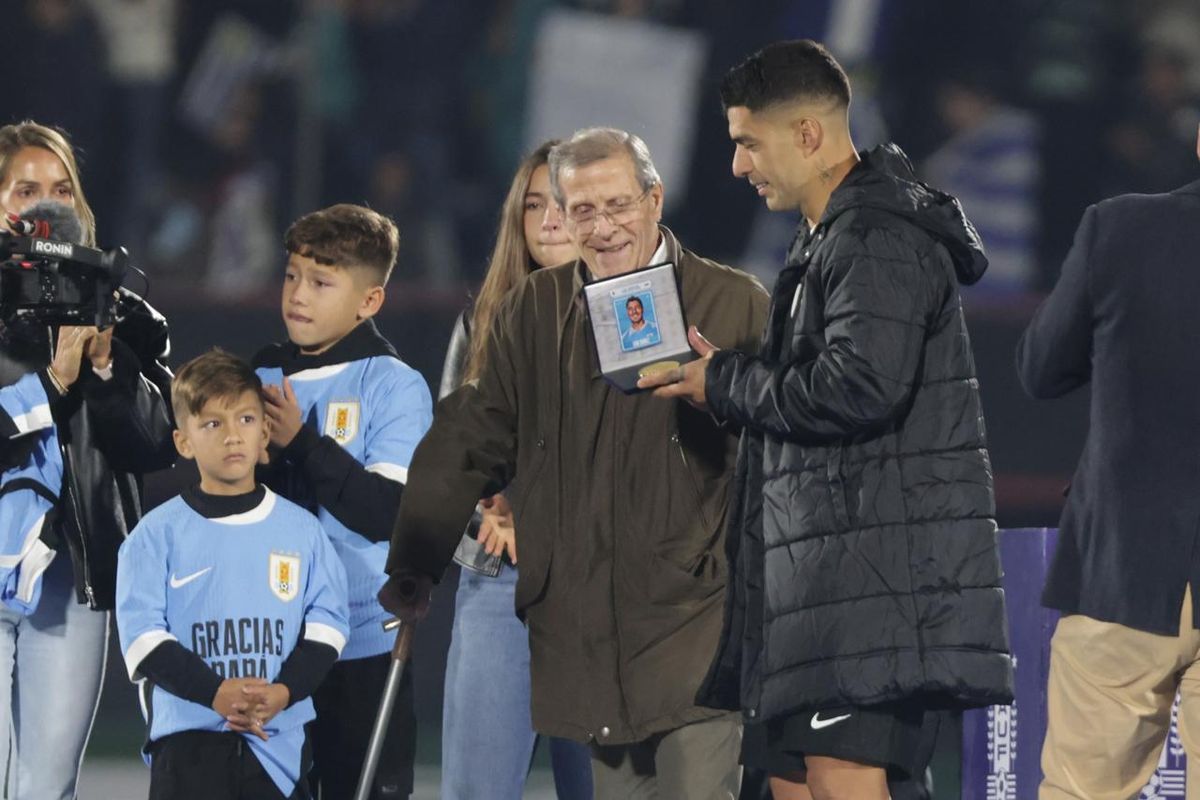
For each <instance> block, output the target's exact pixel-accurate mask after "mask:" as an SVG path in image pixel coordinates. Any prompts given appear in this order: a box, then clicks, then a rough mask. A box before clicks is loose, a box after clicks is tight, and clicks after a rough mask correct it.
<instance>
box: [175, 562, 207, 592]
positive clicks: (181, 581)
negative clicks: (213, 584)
mask: <svg viewBox="0 0 1200 800" xmlns="http://www.w3.org/2000/svg"><path fill="white" fill-rule="evenodd" d="M210 569H212V567H205V568H204V569H202V570H200V571H199V572H193V573H192V574H191V575H184V576H183V577H182V578H176V577H175V574H174V573H172V574H171V588H172V589H178V588H180V587H181V586H187V585H188V584H189V583H191V582H192V581H194V580H196V578H199V577H200V576H201V575H203V574H204V573H206V572H208V571H209V570H210Z"/></svg>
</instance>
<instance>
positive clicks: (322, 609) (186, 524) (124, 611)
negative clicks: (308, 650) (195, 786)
mask: <svg viewBox="0 0 1200 800" xmlns="http://www.w3.org/2000/svg"><path fill="white" fill-rule="evenodd" d="M348 630H349V629H348V625H347V614H346V576H345V572H344V571H343V569H342V565H341V561H340V559H338V558H337V555H336V553H334V551H333V547H332V546H331V545H330V543H329V538H328V537H327V536H326V535H325V532H324V531H323V530H322V528H321V525H320V524H319V523H318V522H317V520H316V518H315V517H313V515H312V514H310V513H308V512H307V511H305V510H304V509H302V508H300V507H299V506H297V505H295V504H294V503H291V502H288V501H287V500H285V499H283V498H282V497H279V496H278V495H276V494H275V493H274V492H272V491H270V490H269V489H267V490H266V491H265V493H264V495H263V499H262V501H261V502H259V504H258V505H257V506H256V507H255V508H253V509H251V510H250V511H247V512H245V513H242V514H233V515H230V516H225V517H217V518H214V519H208V518H206V517H204V516H203V515H201V514H200V513H198V512H196V511H195V510H194V509H192V507H191V506H189V505H188V504H187V502H186V501H185V500H184V499H183V498H182V497H175V498H173V499H172V500H169V501H167V502H166V503H164V504H162V505H161V506H159V507H158V508H156V509H154V510H153V511H151V512H150V513H148V514H147V515H146V516H145V517H144V518H143V519H142V521H141V522H139V523H138V525H137V527H136V528H134V529H133V532H132V533H131V534H129V538H128V539H126V540H125V542H124V543H123V544H122V545H121V550H120V552H119V555H118V562H117V632H118V634H119V636H120V640H121V653H122V654H123V655H124V657H125V665H126V668H127V670H128V673H129V677H130V680H133V681H139V680H141V681H142V686H141V691H140V693H139V694H140V695H141V700H142V711H143V714H144V715H145V717H146V723H147V725H148V726H149V729H150V732H149V740H150V741H155V740H157V739H161V738H162V737H164V736H169V735H170V734H173V733H178V732H180V731H187V730H203V731H221V730H226V725H225V720H224V718H223V717H222V716H221V715H220V714H218V713H217V712H216V711H214V710H213V709H211V708H208V707H205V706H202V705H200V704H198V703H193V702H191V701H189V700H184V699H183V698H180V697H176V696H175V695H172V694H170V693H169V692H167V691H166V690H165V689H163V688H162V687H160V686H154V685H151V683H150V681H148V680H145V679H144V678H143V676H142V675H141V674H140V673H139V672H138V667H139V665H140V664H141V663H142V660H143V659H144V658H145V657H146V656H147V655H149V654H150V652H151V651H152V650H154V648H155V647H157V646H158V645H160V644H162V643H163V642H165V641H170V640H175V641H178V642H179V643H180V644H182V645H183V646H184V647H186V648H187V649H189V650H191V651H192V652H193V653H195V654H196V655H198V656H200V658H202V659H203V660H204V661H205V662H206V663H207V664H208V665H209V667H211V668H212V669H213V670H214V671H215V672H216V673H217V674H218V675H220V676H222V677H223V678H237V677H251V676H253V677H261V678H265V679H266V680H268V681H273V680H274V679H275V677H276V676H277V675H278V674H279V669H280V667H281V666H282V665H283V663H284V661H286V660H287V657H288V656H289V655H290V654H291V652H292V650H293V648H294V647H295V646H296V644H297V642H299V640H300V638H301V637H304V638H305V639H310V640H314V641H317V642H321V643H323V644H327V645H329V646H331V647H333V648H334V649H335V650H337V651H338V652H339V653H340V652H341V650H342V648H343V646H344V645H345V642H346V636H347V634H348ZM314 716H315V714H314V711H313V704H312V700H311V699H308V698H306V699H304V700H302V701H300V702H298V703H296V704H294V705H292V706H291V707H289V708H286V709H284V710H283V711H281V712H280V713H279V714H278V715H276V716H275V718H274V719H272V720H271V721H270V722H269V723H268V724H267V727H266V728H265V731H266V733H267V734H268V735H269V736H270V738H269V739H268V740H267V741H265V742H264V741H262V740H261V739H259V738H258V737H256V736H252V735H250V734H243V735H244V737H245V739H246V741H247V742H248V743H249V745H250V747H251V748H252V749H253V751H254V754H255V755H256V756H257V757H258V760H259V761H260V762H261V763H262V765H263V768H264V769H265V770H266V771H267V774H269V775H270V776H271V779H272V780H273V781H274V782H275V784H276V785H277V786H278V787H279V790H280V791H281V792H282V793H283V796H284V797H290V796H291V794H292V790H293V789H294V787H295V784H296V782H297V781H299V780H300V778H301V775H300V765H301V751H302V748H303V745H304V723H306V722H308V721H309V720H311V719H313V718H314Z"/></svg>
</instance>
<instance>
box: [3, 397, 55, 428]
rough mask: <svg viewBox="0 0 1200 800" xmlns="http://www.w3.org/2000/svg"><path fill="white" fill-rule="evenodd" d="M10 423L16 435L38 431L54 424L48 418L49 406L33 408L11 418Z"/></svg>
mask: <svg viewBox="0 0 1200 800" xmlns="http://www.w3.org/2000/svg"><path fill="white" fill-rule="evenodd" d="M12 421H13V426H14V427H16V429H17V433H18V434H22V433H29V432H30V431H40V430H42V429H43V428H49V427H50V426H51V425H53V424H54V418H53V417H51V416H50V406H49V404H42V405H40V406H34V407H33V408H31V409H29V410H28V411H27V412H25V413H24V414H18V415H17V416H15V417H13V418H12Z"/></svg>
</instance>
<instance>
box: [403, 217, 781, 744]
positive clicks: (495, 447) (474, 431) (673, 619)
mask: <svg viewBox="0 0 1200 800" xmlns="http://www.w3.org/2000/svg"><path fill="white" fill-rule="evenodd" d="M662 234H663V236H664V238H665V241H666V245H667V248H666V249H667V257H668V259H669V260H671V261H673V262H674V263H676V264H677V265H678V276H679V283H680V290H681V293H682V298H683V307H684V313H685V315H686V317H687V321H688V322H689V323H690V324H694V325H696V326H697V327H698V328H699V329H700V331H701V333H703V334H704V335H705V336H706V337H707V338H708V339H709V340H710V341H712V342H713V343H714V344H715V345H716V346H717V347H734V348H739V349H742V350H751V351H753V350H756V349H757V347H758V342H759V339H760V336H761V333H762V330H763V328H764V324H765V319H766V311H767V304H768V297H767V294H766V292H765V291H764V289H763V288H762V286H761V285H760V284H759V283H758V282H757V281H756V280H755V279H754V278H752V277H750V276H749V275H746V274H745V273H742V272H739V271H737V270H734V269H730V268H729V267H725V266H722V265H720V264H716V263H714V262H712V261H708V260H706V259H702V258H699V257H697V256H696V255H694V254H693V253H691V252H689V251H687V250H685V249H683V248H682V247H681V246H680V245H679V243H678V241H677V240H676V239H675V237H674V236H673V235H672V234H671V232H670V231H668V230H667V229H665V228H663V229H662ZM584 274H585V273H584V268H583V265H582V263H579V262H576V263H574V264H564V265H562V266H559V267H552V268H548V269H541V270H537V271H536V272H534V273H532V274H531V275H530V276H529V278H528V279H527V280H525V281H524V282H522V284H521V285H519V286H518V287H517V288H516V289H515V290H514V291H513V292H512V294H511V295H510V296H509V297H508V298H507V300H506V302H505V305H504V306H503V307H502V309H501V312H500V314H499V315H498V318H497V321H496V323H495V325H494V326H493V329H492V331H490V332H489V333H488V334H487V335H489V337H490V341H489V343H488V350H487V359H486V362H487V366H486V368H485V371H484V374H483V375H482V376H481V378H480V379H479V380H478V381H477V382H476V383H474V384H468V385H466V386H463V387H462V388H461V389H459V390H458V391H456V392H454V393H453V394H451V395H449V396H448V397H447V398H446V399H445V400H443V401H442V402H441V403H439V404H438V407H437V410H436V413H435V417H434V422H433V427H432V428H431V429H430V431H429V433H428V434H427V435H426V437H425V439H424V440H423V441H422V443H421V444H420V446H419V447H418V448H417V451H416V454H415V455H414V457H413V461H412V465H411V468H410V471H409V481H408V485H407V487H406V489H405V492H404V499H403V501H402V504H401V508H400V516H399V519H398V521H397V524H396V529H395V532H394V535H393V537H392V547H391V552H390V555H389V558H388V572H389V573H395V572H397V571H398V570H403V569H416V570H420V571H423V572H425V573H427V574H430V575H434V576H438V575H441V574H442V572H443V570H444V569H445V568H446V566H447V565H448V564H449V562H450V559H451V556H452V554H453V552H454V549H455V546H456V545H457V544H458V541H459V537H460V536H461V534H462V531H463V527H464V525H465V524H466V523H467V521H468V519H469V518H470V516H471V512H472V509H473V508H474V506H475V503H476V501H477V500H478V499H479V498H480V497H484V496H487V495H490V494H492V493H494V492H496V491H498V490H500V489H501V488H504V487H508V490H507V495H508V497H509V499H510V501H511V503H512V506H513V512H514V515H515V518H516V531H517V551H518V556H519V564H518V571H519V579H518V584H517V590H516V612H517V613H520V614H522V615H523V616H524V617H525V619H526V621H527V622H528V625H529V640H530V652H531V673H532V711H533V722H534V727H535V728H536V729H537V730H538V731H539V732H540V733H543V734H548V735H552V736H560V737H566V738H571V739H576V740H580V741H588V740H591V739H594V740H596V741H598V742H600V743H602V744H619V743H626V742H636V741H641V740H643V739H645V738H647V737H648V736H650V735H652V734H654V733H657V732H660V731H666V730H671V729H674V728H677V727H679V726H681V725H684V724H687V723H689V722H695V721H699V720H702V719H706V718H710V717H714V716H717V715H719V714H721V713H722V712H720V711H714V710H712V709H705V708H700V707H698V706H696V705H695V702H694V698H695V694H696V690H697V688H698V687H699V685H700V681H701V680H702V678H703V677H704V674H705V670H706V669H707V667H708V664H709V661H710V660H711V659H712V657H713V654H714V652H715V648H716V643H717V637H718V635H719V634H720V631H721V617H722V607H723V601H724V596H725V581H726V566H725V555H724V547H723V541H724V530H725V527H726V526H725V509H726V494H727V486H728V483H729V478H730V475H731V473H732V470H733V466H734V459H735V453H736V447H737V431H736V430H731V429H728V428H722V427H720V426H718V424H717V423H716V422H715V421H714V420H713V418H712V417H711V416H709V415H708V414H705V413H702V412H699V411H697V410H696V409H694V408H692V407H690V406H688V405H686V404H685V403H683V402H682V401H677V400H670V401H666V400H661V399H658V398H654V397H651V396H650V395H649V394H648V393H639V394H633V395H625V394H623V393H622V392H621V391H619V390H618V389H616V388H614V387H612V386H611V385H609V384H608V383H607V382H606V381H605V380H604V379H603V378H602V377H601V375H600V373H599V369H598V366H597V361H596V356H595V350H594V346H593V342H592V340H591V333H590V330H589V326H588V324H587V317H586V312H585V310H584V306H583V303H582V300H581V299H580V297H581V289H582V286H583V276H584ZM483 333H484V332H482V331H481V332H477V333H476V335H483ZM510 484H511V485H510Z"/></svg>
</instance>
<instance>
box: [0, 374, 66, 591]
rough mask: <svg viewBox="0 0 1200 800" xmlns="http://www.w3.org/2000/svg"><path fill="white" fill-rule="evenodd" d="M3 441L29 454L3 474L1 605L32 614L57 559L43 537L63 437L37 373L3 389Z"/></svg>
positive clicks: (58, 483) (58, 485) (58, 478)
mask: <svg viewBox="0 0 1200 800" xmlns="http://www.w3.org/2000/svg"><path fill="white" fill-rule="evenodd" d="M0 436H3V437H6V438H8V439H10V440H12V442H11V444H10V443H5V445H6V446H7V447H11V448H13V449H14V450H21V449H27V450H28V452H27V454H25V457H24V459H23V461H22V463H20V464H14V465H13V466H10V467H9V468H8V469H6V470H4V472H3V474H0V603H3V604H4V605H5V606H7V607H8V608H10V609H12V610H14V611H17V612H19V613H21V614H32V613H33V612H34V611H35V610H37V606H38V601H39V600H40V598H41V594H42V575H43V573H45V571H46V568H47V567H49V566H50V562H51V561H53V560H54V557H55V553H54V551H53V550H51V549H50V547H49V546H47V545H46V543H45V542H43V541H42V539H41V535H42V533H43V531H44V530H45V528H46V525H47V524H48V523H47V515H48V514H50V512H51V511H52V510H53V508H54V506H55V504H56V503H57V502H58V495H59V492H60V491H61V489H62V477H63V462H62V451H61V450H60V449H59V443H58V431H57V429H56V428H55V427H54V420H53V419H52V418H51V416H50V402H49V398H48V397H47V395H46V389H45V387H44V385H43V384H42V380H41V378H40V377H39V376H38V374H37V373H34V372H30V373H27V374H25V375H23V376H22V377H21V378H20V379H18V380H17V382H16V383H13V384H9V385H8V386H5V387H3V388H0ZM27 437H28V438H27ZM18 440H20V441H18ZM63 557H64V558H66V556H63Z"/></svg>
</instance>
